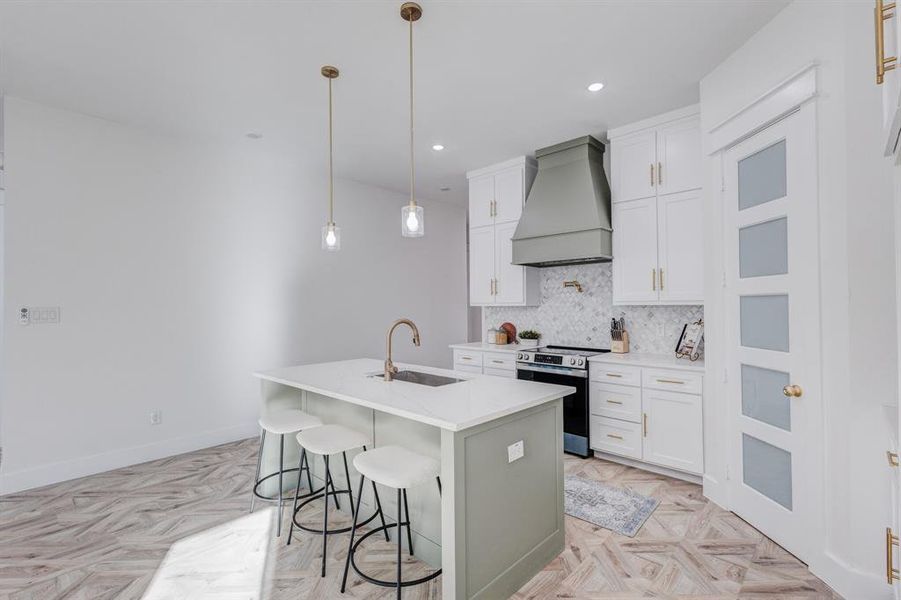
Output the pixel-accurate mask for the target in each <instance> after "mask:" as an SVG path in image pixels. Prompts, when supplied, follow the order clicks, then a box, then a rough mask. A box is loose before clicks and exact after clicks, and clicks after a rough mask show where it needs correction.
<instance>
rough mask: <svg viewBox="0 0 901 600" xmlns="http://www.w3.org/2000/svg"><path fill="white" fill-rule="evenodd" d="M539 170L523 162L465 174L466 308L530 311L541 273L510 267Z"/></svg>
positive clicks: (537, 298)
mask: <svg viewBox="0 0 901 600" xmlns="http://www.w3.org/2000/svg"><path fill="white" fill-rule="evenodd" d="M536 172H537V165H536V163H535V161H534V159H531V158H527V157H522V158H519V159H514V160H511V161H507V162H505V163H502V164H500V165H495V166H493V167H488V168H485V169H479V170H478V171H473V172H470V173H467V177H468V178H469V303H470V304H471V305H473V306H501V305H502V306H531V305H535V304H538V301H539V289H538V285H539V272H538V269H536V268H533V267H521V266H519V265H514V264H513V262H512V261H513V242H512V238H513V234H514V233H515V232H516V226H517V225H518V224H519V217H520V215H522V208H523V205H524V204H525V202H526V196H527V194H528V191H529V188H530V187H531V185H532V181H533V180H534V179H535V174H536Z"/></svg>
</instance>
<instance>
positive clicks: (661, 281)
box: [660, 268, 663, 291]
mask: <svg viewBox="0 0 901 600" xmlns="http://www.w3.org/2000/svg"><path fill="white" fill-rule="evenodd" d="M660 290H661V291H662V290H663V269H662V268H661V269H660Z"/></svg>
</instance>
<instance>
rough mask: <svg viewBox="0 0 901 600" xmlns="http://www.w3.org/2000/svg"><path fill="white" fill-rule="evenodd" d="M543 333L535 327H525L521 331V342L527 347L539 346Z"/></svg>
mask: <svg viewBox="0 0 901 600" xmlns="http://www.w3.org/2000/svg"><path fill="white" fill-rule="evenodd" d="M540 337H541V334H540V333H538V332H537V331H535V330H534V329H525V330H523V331H520V332H519V343H520V344H522V345H523V346H524V347H526V348H535V347H536V346H538V339H539V338H540Z"/></svg>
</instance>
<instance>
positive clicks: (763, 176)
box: [738, 140, 786, 210]
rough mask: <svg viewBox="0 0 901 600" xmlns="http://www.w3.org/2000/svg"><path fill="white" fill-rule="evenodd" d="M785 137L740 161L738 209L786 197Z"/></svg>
mask: <svg viewBox="0 0 901 600" xmlns="http://www.w3.org/2000/svg"><path fill="white" fill-rule="evenodd" d="M785 190H786V177H785V140H782V141H781V142H777V143H775V144H773V145H772V146H768V147H766V148H764V149H763V150H760V151H759V152H756V153H755V154H752V155H751V156H749V157H747V158H744V159H742V160H740V161H738V210H744V209H746V208H751V207H752V206H757V205H758V204H763V203H764V202H769V201H770V200H775V199H776V198H782V197H783V196H785Z"/></svg>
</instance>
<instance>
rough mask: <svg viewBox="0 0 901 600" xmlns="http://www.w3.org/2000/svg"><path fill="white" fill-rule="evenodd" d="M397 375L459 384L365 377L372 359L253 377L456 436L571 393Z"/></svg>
mask: <svg viewBox="0 0 901 600" xmlns="http://www.w3.org/2000/svg"><path fill="white" fill-rule="evenodd" d="M396 364H397V367H398V368H399V369H401V370H406V369H409V370H413V371H421V372H424V373H432V374H435V375H444V376H447V377H456V378H458V379H463V381H460V382H457V383H452V384H448V385H444V386H440V387H429V386H426V385H420V384H416V383H408V382H406V381H397V380H395V381H390V382H385V381H383V380H382V379H381V378H375V377H370V375H373V374H375V373H381V372H382V370H383V369H384V363H383V362H382V361H381V360H376V359H374V358H360V359H354V360H343V361H338V362H328V363H319V364H312V365H299V366H296V367H284V368H281V369H274V370H272V371H262V372H257V373H254V375H255V376H256V377H259V378H260V379H265V380H267V381H273V382H275V383H280V384H282V385H286V386H290V387H294V388H297V389H301V390H306V391H309V392H314V393H316V394H321V395H323V396H329V397H332V398H337V399H338V400H343V401H345V402H350V403H352V404H357V405H360V406H365V407H367V408H372V409H374V410H379V411H382V412H385V413H388V414H392V415H397V416H399V417H404V418H406V419H410V420H412V421H418V422H420V423H425V424H427V425H433V426H435V427H440V428H441V429H447V430H449V431H461V430H463V429H467V428H469V427H474V426H476V425H481V424H482V423H487V422H488V421H492V420H494V419H498V418H501V417H505V416H507V415H511V414H513V413H516V412H519V411H522V410H526V409H529V408H532V407H533V406H538V405H540V404H544V403H545V402H550V401H552V400H556V399H557V398H562V397H564V396H567V395H569V394H572V393H574V392H575V391H576V390H575V388H572V387H569V386H563V385H552V384H549V383H537V382H533V381H523V380H519V379H509V378H506V377H493V376H491V375H475V376H463V375H461V374H460V373H458V372H456V371H450V370H447V369H436V368H433V367H423V366H419V365H407V364H400V363H396Z"/></svg>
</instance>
